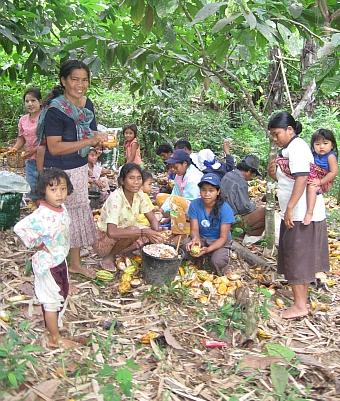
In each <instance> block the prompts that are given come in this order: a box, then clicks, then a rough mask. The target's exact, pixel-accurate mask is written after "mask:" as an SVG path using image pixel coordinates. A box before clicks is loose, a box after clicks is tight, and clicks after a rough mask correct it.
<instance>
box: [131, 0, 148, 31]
mask: <svg viewBox="0 0 340 401" xmlns="http://www.w3.org/2000/svg"><path fill="white" fill-rule="evenodd" d="M144 12H145V3H144V0H136V1H134V2H132V4H131V19H132V21H133V22H134V23H135V24H136V25H139V24H140V23H141V22H142V19H143V17H144Z"/></svg>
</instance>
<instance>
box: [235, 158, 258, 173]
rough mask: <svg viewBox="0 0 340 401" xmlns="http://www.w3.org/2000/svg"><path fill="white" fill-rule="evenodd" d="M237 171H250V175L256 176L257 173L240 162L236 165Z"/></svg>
mask: <svg viewBox="0 0 340 401" xmlns="http://www.w3.org/2000/svg"><path fill="white" fill-rule="evenodd" d="M236 168H237V170H240V171H246V172H247V171H250V172H251V173H252V174H256V173H257V171H256V170H255V169H253V168H252V167H249V166H248V164H246V163H245V162H244V161H241V162H239V163H237V165H236Z"/></svg>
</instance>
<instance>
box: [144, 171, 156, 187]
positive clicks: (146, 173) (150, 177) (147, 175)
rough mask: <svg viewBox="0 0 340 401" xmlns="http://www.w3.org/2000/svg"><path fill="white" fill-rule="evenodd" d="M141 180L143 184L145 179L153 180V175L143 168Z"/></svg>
mask: <svg viewBox="0 0 340 401" xmlns="http://www.w3.org/2000/svg"><path fill="white" fill-rule="evenodd" d="M142 180H143V184H144V182H145V181H147V180H153V175H152V173H150V171H147V170H143V171H142Z"/></svg>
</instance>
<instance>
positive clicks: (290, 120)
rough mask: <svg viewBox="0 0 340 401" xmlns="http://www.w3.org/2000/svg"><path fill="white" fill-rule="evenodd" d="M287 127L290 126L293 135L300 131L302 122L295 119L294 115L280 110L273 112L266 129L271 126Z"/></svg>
mask: <svg viewBox="0 0 340 401" xmlns="http://www.w3.org/2000/svg"><path fill="white" fill-rule="evenodd" d="M288 127H292V128H293V130H294V132H295V135H299V134H300V133H301V131H302V124H301V123H300V122H299V121H296V120H295V119H294V117H293V116H292V115H291V114H289V113H287V112H286V111H281V112H280V113H277V114H275V115H274V116H273V117H271V119H270V120H269V123H268V129H269V130H270V129H272V128H283V129H287V128H288Z"/></svg>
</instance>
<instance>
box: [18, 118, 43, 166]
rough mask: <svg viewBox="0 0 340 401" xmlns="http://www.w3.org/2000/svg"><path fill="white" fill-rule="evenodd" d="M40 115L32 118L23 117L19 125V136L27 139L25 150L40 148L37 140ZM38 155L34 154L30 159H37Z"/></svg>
mask: <svg viewBox="0 0 340 401" xmlns="http://www.w3.org/2000/svg"><path fill="white" fill-rule="evenodd" d="M38 119H39V115H37V116H36V117H34V118H31V117H30V115H29V114H25V115H24V116H22V117H21V118H20V120H19V123H18V130H19V136H22V137H23V138H24V139H25V148H26V149H27V150H30V149H32V148H34V147H36V146H38V138H37V125H38ZM35 156H36V154H35V153H34V154H33V155H32V156H31V157H30V159H35Z"/></svg>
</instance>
